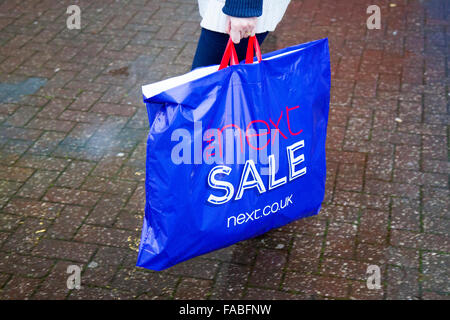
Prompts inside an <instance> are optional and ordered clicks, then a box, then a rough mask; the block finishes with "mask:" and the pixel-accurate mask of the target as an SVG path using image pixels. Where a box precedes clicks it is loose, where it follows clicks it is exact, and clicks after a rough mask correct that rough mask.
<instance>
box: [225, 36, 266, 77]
mask: <svg viewBox="0 0 450 320" xmlns="http://www.w3.org/2000/svg"><path fill="white" fill-rule="evenodd" d="M253 51H254V52H255V53H256V57H257V58H258V62H261V60H262V55H261V48H260V46H259V42H258V39H257V38H256V36H251V37H249V38H248V46H247V55H246V57H245V63H246V64H252V63H253V57H254V54H253ZM228 63H230V66H234V65H236V64H239V60H238V57H237V54H236V49H235V47H234V43H233V41H232V40H231V37H230V38H229V39H228V43H227V46H226V48H225V52H224V54H223V57H222V61H221V62H220V66H219V70H222V69H224V68H226V67H227V66H228Z"/></svg>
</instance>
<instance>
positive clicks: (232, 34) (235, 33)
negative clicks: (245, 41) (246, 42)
mask: <svg viewBox="0 0 450 320" xmlns="http://www.w3.org/2000/svg"><path fill="white" fill-rule="evenodd" d="M230 37H231V40H232V41H233V42H234V43H236V44H238V43H239V42H240V41H241V33H240V32H239V31H237V30H236V29H231V30H230Z"/></svg>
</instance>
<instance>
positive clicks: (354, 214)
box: [0, 0, 450, 299]
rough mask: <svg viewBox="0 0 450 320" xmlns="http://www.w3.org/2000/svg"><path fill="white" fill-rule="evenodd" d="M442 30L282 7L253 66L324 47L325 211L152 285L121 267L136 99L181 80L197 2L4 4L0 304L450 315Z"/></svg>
mask: <svg viewBox="0 0 450 320" xmlns="http://www.w3.org/2000/svg"><path fill="white" fill-rule="evenodd" d="M70 4H77V5H79V6H80V8H81V30H69V29H68V28H67V27H66V19H67V17H68V15H67V14H66V9H67V6H69V5H70ZM370 4H377V5H379V6H380V7H381V22H382V29H381V30H368V29H367V27H366V19H367V18H368V16H369V15H368V14H366V9H367V7H368V6H369V5H370ZM449 14H450V3H449V2H448V1H446V0H430V1H419V0H392V1H361V0H345V1H344V0H338V1H336V0H321V1H318V0H293V1H292V2H291V4H290V6H289V8H288V12H287V14H286V16H285V18H284V20H283V22H282V23H281V24H280V25H279V27H278V29H277V30H276V31H275V32H274V33H272V34H270V35H269V37H268V38H267V40H266V42H265V43H264V45H263V50H264V51H266V52H268V51H272V50H275V49H278V48H283V47H286V46H289V45H294V44H298V43H302V42H306V41H310V40H315V39H319V38H324V37H329V40H330V49H331V61H332V92H331V95H332V98H331V110H330V121H329V128H328V132H329V135H328V140H327V165H328V177H327V192H326V199H325V204H324V207H323V210H322V211H321V213H320V214H319V215H318V216H317V217H314V218H308V219H303V220H300V221H297V222H295V223H292V224H290V225H287V226H285V227H283V228H280V229H277V230H273V231H271V232H269V233H267V234H265V235H263V236H261V237H258V238H255V239H251V240H248V241H244V242H241V243H238V244H236V245H234V246H231V247H229V248H226V249H223V250H220V251H216V252H212V253H210V254H207V255H204V256H201V257H198V258H195V259H192V260H190V261H187V262H184V263H182V264H179V265H177V266H175V267H173V268H170V269H168V270H166V271H163V272H152V271H149V270H144V269H141V268H136V267H135V266H134V264H135V261H136V255H137V252H136V248H137V244H138V241H139V233H140V227H141V223H142V216H143V207H144V183H143V182H144V170H145V166H144V160H145V142H146V141H145V140H146V135H147V130H148V128H147V126H148V123H147V116H146V111H145V108H144V105H143V103H142V101H141V99H142V97H141V92H140V86H141V85H142V84H148V83H151V82H155V81H158V80H162V79H166V78H168V77H171V76H175V75H180V74H183V73H184V72H186V71H188V70H189V68H190V65H191V62H192V58H193V54H194V50H195V48H196V41H197V39H198V36H199V14H198V8H197V4H196V1H193V0H189V1H186V0H177V1H175V0H172V1H154V0H128V1H112V0H110V1H106V0H105V1H70V2H68V1H56V0H48V1H31V0H30V1H10V0H4V1H0V96H1V97H2V99H1V101H2V102H1V103H0V220H1V221H0V298H2V299H27V298H30V299H82V298H92V299H111V298H113V299H180V298H185V299H188V298H194V299H195V298H196V299H242V298H244V299H324V298H332V299H368V298H370V299H449V297H450V281H449V269H450V255H449V254H450V238H449V230H450V222H449V221H450V220H449V211H448V204H449V202H448V199H449V186H448V183H449V179H448V174H449V162H448V148H449V141H448V139H449V128H448V124H449V116H448V111H449V98H450V93H449V83H450V82H449V68H448V57H449V53H450V50H449V42H450V33H449V32H448V29H449V21H450V19H449ZM36 78H38V79H41V80H40V81H41V82H40V85H41V87H39V86H37V87H35V89H34V90H31V91H30V92H25V93H26V95H25V96H23V97H18V96H17V90H16V89H17V86H20V84H22V85H23V84H24V83H27V81H34V80H30V79H36ZM32 83H33V82H32ZM27 87H29V86H28V85H27ZM8 88H10V89H8ZM11 88H12V89H11ZM8 90H10V91H8ZM20 91H21V90H20ZM33 91H34V92H33ZM21 92H22V93H23V91H21ZM7 99H9V100H7ZM5 101H8V102H5ZM70 265H78V266H80V268H81V289H79V290H77V289H73V290H69V289H68V288H67V279H68V277H69V276H70V274H68V273H67V268H68V267H69V266H70ZM369 265H376V266H378V267H379V268H380V272H381V274H380V275H381V288H379V289H376V288H374V289H369V288H368V287H367V278H368V276H369V275H368V274H367V268H368V266H369Z"/></svg>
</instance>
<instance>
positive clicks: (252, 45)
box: [245, 36, 262, 64]
mask: <svg viewBox="0 0 450 320" xmlns="http://www.w3.org/2000/svg"><path fill="white" fill-rule="evenodd" d="M253 49H254V50H255V53H256V57H257V58H258V62H261V60H262V56H261V48H260V47H259V42H258V39H257V38H256V36H251V37H250V38H248V47H247V56H246V57H245V63H247V64H251V63H253Z"/></svg>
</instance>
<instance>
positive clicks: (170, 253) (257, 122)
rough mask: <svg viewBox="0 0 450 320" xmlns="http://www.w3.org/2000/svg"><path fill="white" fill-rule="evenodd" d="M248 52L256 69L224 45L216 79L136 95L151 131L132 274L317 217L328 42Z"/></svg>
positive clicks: (187, 78)
mask: <svg viewBox="0 0 450 320" xmlns="http://www.w3.org/2000/svg"><path fill="white" fill-rule="evenodd" d="M249 43H251V46H254V47H255V49H256V51H257V52H256V55H257V58H258V59H257V60H258V61H259V63H252V62H253V60H254V59H253V48H250V49H249V50H248V51H247V59H246V61H243V62H241V63H240V64H235V63H236V56H235V51H234V48H233V45H232V43H231V45H230V43H229V44H228V46H227V50H226V51H225V54H224V59H223V60H222V64H221V66H220V67H221V68H220V70H218V69H219V66H211V67H205V68H198V69H196V70H193V71H191V72H189V73H187V74H185V75H183V76H180V77H176V78H171V79H168V80H164V81H161V82H158V83H155V84H151V85H147V86H144V87H143V95H144V102H145V103H146V106H147V111H148V119H149V125H150V131H149V134H148V140H147V160H146V181H145V187H146V204H145V217H144V223H143V228H142V236H141V242H140V245H139V255H138V259H137V266H140V267H144V268H148V269H152V270H162V269H165V268H168V267H171V266H173V265H175V264H177V263H179V262H182V261H185V260H188V259H190V258H193V257H196V256H199V255H202V254H205V253H207V252H210V251H213V250H217V249H220V248H223V247H227V246H229V245H232V244H234V243H236V242H238V241H242V240H245V239H249V238H252V237H255V236H258V235H261V234H263V233H265V232H267V231H269V230H271V229H273V228H278V227H281V226H283V225H286V224H288V223H290V222H292V221H295V220H297V219H300V218H304V217H309V216H312V215H316V214H317V213H318V212H319V210H320V207H321V203H322V201H323V198H324V193H325V178H326V163H325V139H326V131H327V121H328V110H329V101H330V57H329V48H328V40H327V39H321V40H317V41H313V42H309V43H305V44H300V45H296V46H293V47H289V48H285V49H282V50H278V51H275V52H272V53H268V54H264V55H262V56H261V55H260V54H258V53H259V50H258V49H259V47H258V45H257V41H256V42H254V41H249ZM249 46H250V45H249ZM228 60H231V62H232V63H231V64H232V65H231V66H229V67H227V68H223V67H224V62H225V64H226V63H227V62H228ZM255 62H256V61H255Z"/></svg>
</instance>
